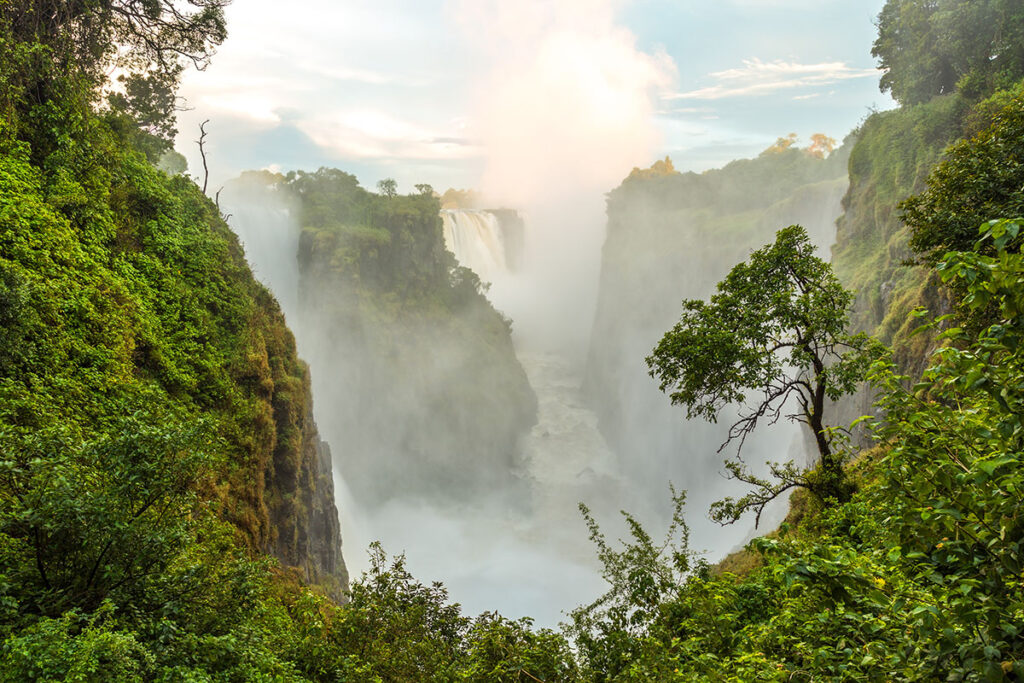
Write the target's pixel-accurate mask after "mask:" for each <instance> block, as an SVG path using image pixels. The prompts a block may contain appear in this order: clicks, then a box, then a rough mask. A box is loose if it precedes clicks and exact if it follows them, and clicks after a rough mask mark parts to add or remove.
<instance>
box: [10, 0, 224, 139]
mask: <svg viewBox="0 0 1024 683" xmlns="http://www.w3.org/2000/svg"><path fill="white" fill-rule="evenodd" d="M229 2H230V0H188V1H187V2H177V1H176V0H8V1H6V2H3V3H0V50H2V51H3V52H6V53H9V54H11V55H15V54H18V52H19V49H24V48H27V49H28V53H33V52H34V53H36V55H37V56H36V57H34V58H32V59H27V60H22V62H21V64H20V69H19V71H18V72H17V73H10V74H5V80H6V81H8V83H7V85H8V86H10V85H11V84H12V83H13V84H16V85H17V87H15V88H14V89H13V90H12V91H11V93H12V94H14V96H13V97H12V96H11V95H8V97H9V98H10V99H11V101H12V102H13V103H14V104H15V105H16V106H17V107H19V108H24V107H28V108H31V107H32V106H34V105H37V104H43V103H45V102H47V101H49V100H50V99H52V98H54V97H61V96H66V89H65V88H63V87H60V86H58V84H59V83H60V82H61V81H62V79H67V78H70V79H72V80H76V81H78V82H79V83H80V84H81V89H80V91H81V92H83V93H84V97H85V98H86V99H89V100H91V101H92V103H95V102H96V101H97V100H99V99H100V98H101V97H103V96H104V95H109V105H110V108H111V109H112V110H114V111H115V112H118V113H120V114H121V115H123V116H127V117H129V118H132V119H133V120H134V121H135V122H136V123H137V125H138V126H139V127H140V128H141V129H142V130H143V131H145V132H146V133H148V134H149V135H151V136H153V137H154V138H155V139H156V140H163V141H164V144H163V145H158V147H162V148H160V149H156V150H154V153H155V155H156V156H155V157H154V159H155V158H156V157H158V156H159V153H160V152H162V151H165V150H166V149H169V144H168V143H167V142H166V141H168V140H170V139H171V138H172V137H173V135H174V132H175V131H174V113H175V110H176V99H175V91H176V90H177V85H178V81H179V79H180V77H181V73H182V70H183V64H185V63H192V64H193V65H194V66H195V67H197V68H199V69H203V68H205V67H206V65H207V64H208V63H209V60H210V57H211V56H212V54H213V51H214V49H215V47H216V46H217V45H220V44H221V43H222V42H223V41H224V39H225V38H226V37H227V29H226V26H225V22H224V7H225V6H227V5H228V4H229ZM39 48H41V51H40V50H39ZM115 71H120V72H121V73H122V75H121V76H120V77H119V78H118V81H119V82H120V83H121V87H120V88H119V89H111V88H110V87H109V85H110V84H109V78H110V74H111V73H112V72H115ZM18 90H20V91H21V92H22V93H23V95H21V96H18V95H17V94H16V93H17V91H18ZM62 93H63V95H62ZM3 99H4V98H3V96H2V95H0V101H2V100H3ZM30 118H31V117H30Z"/></svg>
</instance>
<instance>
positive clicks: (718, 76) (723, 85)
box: [665, 57, 878, 100]
mask: <svg viewBox="0 0 1024 683" xmlns="http://www.w3.org/2000/svg"><path fill="white" fill-rule="evenodd" d="M710 76H711V78H714V79H715V80H717V81H718V82H717V83H716V84H715V85H711V86H707V87H704V88H699V89H697V90H690V91H688V92H681V93H674V94H672V95H668V96H666V97H665V99H668V100H721V99H725V98H728V97H757V96H763V95H771V94H774V93H777V92H779V91H782V90H793V89H796V88H813V87H819V86H823V85H832V84H834V83H838V82H840V81H846V80H851V79H856V78H868V77H877V76H878V70H877V69H856V68H853V67H851V66H849V65H848V64H847V63H846V62H821V63H818V64H800V63H797V62H786V61H783V60H775V61H771V62H764V61H761V60H760V59H758V58H756V57H755V58H753V59H746V60H743V66H742V67H740V68H736V69H727V70H725V71H716V72H714V73H712V74H710Z"/></svg>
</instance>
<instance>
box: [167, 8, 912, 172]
mask: <svg viewBox="0 0 1024 683" xmlns="http://www.w3.org/2000/svg"><path fill="white" fill-rule="evenodd" d="M883 3H884V0H293V1H292V2H289V3H281V2H279V1H278V0H236V2H235V3H234V4H233V5H231V6H230V7H229V8H228V10H227V19H228V30H229V37H228V39H227V41H226V42H225V43H224V44H223V45H222V46H220V48H219V50H218V53H217V54H216V55H215V57H214V59H213V62H212V64H211V65H210V66H209V67H208V68H207V69H206V70H205V71H203V72H195V71H192V72H189V73H188V74H187V75H186V77H185V79H184V81H183V84H182V88H181V91H180V94H181V95H182V97H183V98H184V100H185V102H186V104H187V108H188V109H187V110H186V111H183V112H182V113H181V114H179V131H180V132H179V136H178V138H177V143H176V147H177V149H178V151H180V152H182V153H183V154H185V155H186V157H187V158H188V160H189V166H190V168H191V169H193V173H196V171H195V170H194V169H199V168H201V166H202V164H201V160H200V158H199V155H198V149H197V145H196V144H195V140H196V139H197V138H198V126H199V123H200V122H202V121H204V120H209V124H208V125H207V127H206V129H207V132H208V134H209V135H208V138H207V156H208V161H209V164H210V173H211V183H212V185H213V186H216V185H217V184H218V183H222V182H223V181H224V180H226V179H228V178H231V177H234V176H235V175H237V174H238V173H239V172H241V171H243V170H246V169H259V168H270V169H273V170H284V171H287V170H292V169H307V170H314V169H316V168H318V167H320V166H333V167H337V168H340V169H342V170H345V171H348V172H350V173H353V174H355V175H356V176H357V177H358V178H359V179H360V181H361V182H362V184H363V186H364V187H367V188H370V189H373V188H374V187H375V185H376V183H377V181H378V180H380V179H382V178H385V177H391V178H394V179H396V180H397V181H398V185H399V190H400V191H402V192H411V191H413V185H414V184H417V183H429V184H431V185H433V186H434V187H435V188H436V189H439V190H443V189H446V188H448V187H460V188H467V187H479V186H480V184H481V183H482V182H484V183H486V182H487V178H488V177H490V179H491V181H492V182H500V181H501V173H500V170H501V169H500V168H496V167H498V166H501V165H503V164H506V162H507V161H508V160H509V159H513V160H514V156H515V154H514V153H515V151H516V148H517V147H522V146H527V145H529V144H530V141H531V139H535V140H536V141H537V142H538V144H539V145H540V146H541V147H540V148H541V151H543V146H544V145H545V144H547V143H546V141H547V140H549V139H551V135H550V133H552V132H553V133H554V134H556V135H558V136H572V135H575V136H578V137H579V138H580V139H579V140H578V141H577V143H578V144H575V145H573V146H571V147H568V148H567V149H571V150H572V153H573V154H578V153H581V150H582V151H583V152H582V153H585V154H588V163H592V162H591V158H590V156H589V152H590V151H591V150H592V152H593V159H600V158H601V157H600V155H601V151H602V148H603V147H604V146H606V145H615V144H618V145H620V146H621V145H622V141H621V139H620V138H622V137H623V135H628V136H631V137H632V138H635V139H632V140H630V145H631V146H630V150H631V153H630V154H621V153H615V154H611V155H610V157H609V158H610V161H609V163H610V164H612V165H613V166H614V167H613V168H610V169H609V171H608V177H609V178H612V177H614V178H622V177H624V176H625V175H626V174H628V172H629V170H630V168H631V164H632V165H643V166H646V165H650V163H651V162H653V161H654V160H655V159H657V158H661V157H663V156H665V155H669V156H671V158H672V159H673V161H674V163H675V165H676V168H677V169H680V170H694V171H701V170H705V169H708V168H716V167H720V166H722V165H724V164H725V163H727V162H728V161H730V160H732V159H736V158H744V157H751V156H756V155H757V154H758V153H759V152H760V151H761V150H763V149H765V148H766V147H768V146H769V145H771V144H772V143H773V142H774V141H775V139H776V138H778V137H780V136H784V135H786V134H788V133H791V132H795V133H797V134H798V135H799V136H800V138H801V139H802V140H803V141H806V140H807V139H808V138H809V136H810V135H811V134H813V133H818V132H822V133H826V134H828V135H830V136H832V137H834V138H837V139H840V140H841V139H842V138H843V137H845V136H846V134H847V133H849V132H850V131H851V130H852V129H853V128H854V127H856V126H857V124H858V123H859V122H860V121H861V120H863V119H864V118H865V116H866V115H867V114H868V113H869V111H870V110H871V109H887V108H890V107H892V106H893V103H892V101H891V99H890V98H889V97H888V96H887V95H884V94H882V93H880V92H879V90H878V76H879V74H878V72H877V71H876V69H875V60H874V58H873V57H872V56H871V54H870V52H871V44H872V41H873V40H874V33H875V27H874V24H873V20H874V18H875V17H876V16H877V14H878V12H879V10H880V9H881V6H882V4H883ZM623 81H629V83H628V84H625V83H623ZM585 110H600V111H601V113H602V117H603V118H598V117H594V116H592V115H590V114H587V113H585ZM627 124H628V126H627ZM641 129H642V130H641ZM505 130H509V131H510V132H509V134H508V135H507V136H506V135H504V131H505ZM630 131H637V132H636V135H633V133H632V132H630ZM545 133H548V134H547V135H546V134H545ZM531 136H532V137H531ZM552 163H553V164H557V163H568V162H566V161H565V160H564V159H555V160H554V161H552ZM604 180H605V178H604V177H602V181H604ZM614 184H615V183H614V182H611V183H610V184H609V187H608V188H607V189H611V187H613V186H614Z"/></svg>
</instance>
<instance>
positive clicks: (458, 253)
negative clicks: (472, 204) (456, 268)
mask: <svg viewBox="0 0 1024 683" xmlns="http://www.w3.org/2000/svg"><path fill="white" fill-rule="evenodd" d="M441 220H442V221H443V222H444V243H445V246H447V247H448V250H449V251H451V252H452V253H453V254H455V258H456V260H458V262H459V263H460V264H462V265H464V266H466V267H467V268H469V269H470V270H472V271H473V272H474V273H476V274H477V276H479V277H480V279H481V280H482V281H484V282H493V281H494V279H495V278H496V277H499V276H500V275H502V274H503V273H505V272H506V271H507V270H508V265H509V261H508V257H507V254H506V251H507V250H506V240H505V235H504V233H503V231H502V227H501V222H500V221H499V219H498V217H497V216H496V215H494V214H493V213H491V212H489V211H475V210H469V209H445V210H443V211H441Z"/></svg>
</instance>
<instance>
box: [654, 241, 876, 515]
mask: <svg viewBox="0 0 1024 683" xmlns="http://www.w3.org/2000/svg"><path fill="white" fill-rule="evenodd" d="M852 301H853V295H852V293H850V292H849V291H847V290H846V289H844V288H843V286H842V285H841V284H840V283H839V280H838V279H837V278H836V276H835V275H834V274H833V272H832V268H831V267H830V266H829V265H828V264H827V263H825V262H824V261H822V260H821V259H820V258H818V257H817V256H815V255H814V246H813V245H812V244H811V243H810V241H809V240H808V238H807V233H806V232H805V231H804V229H803V228H801V227H800V226H796V225H794V226H790V227H788V228H785V229H783V230H780V231H779V232H778V233H777V235H776V240H775V243H774V244H771V245H768V246H766V247H764V248H762V249H760V250H758V251H756V252H754V253H753V254H752V255H751V257H750V259H749V260H748V261H747V262H745V263H741V264H739V265H737V266H736V267H734V268H733V269H732V271H730V272H729V274H728V275H727V276H726V278H725V279H724V280H723V281H722V282H720V283H719V284H718V292H717V294H715V295H713V296H712V297H711V300H710V302H707V303H705V302H704V301H700V300H688V301H684V302H683V314H682V317H681V319H680V321H679V322H678V323H677V324H676V325H675V327H673V328H672V329H671V330H670V331H669V332H667V333H666V334H665V336H664V337H663V338H662V340H661V341H660V342H659V343H658V345H657V346H656V347H655V348H654V351H653V353H652V354H651V355H650V356H649V357H648V358H647V365H648V367H649V368H650V374H651V376H652V377H654V378H656V379H658V380H659V381H660V383H661V384H660V388H661V390H662V391H665V392H669V395H670V397H671V399H672V403H673V404H674V405H680V404H681V405H685V406H686V410H687V417H690V418H693V417H701V418H704V419H706V420H709V421H711V422H715V421H717V418H718V415H719V412H720V411H721V410H722V408H724V407H725V406H726V405H729V404H738V403H743V402H745V401H747V398H748V394H749V393H759V394H760V396H759V397H758V399H757V400H756V401H754V402H753V403H751V404H749V405H747V407H746V410H745V411H742V412H741V413H740V415H739V419H738V420H737V421H736V422H735V423H734V424H732V425H731V426H730V427H729V430H728V435H727V437H726V441H725V443H723V444H722V448H724V447H725V446H726V445H728V444H729V443H730V442H732V441H733V440H737V439H738V440H739V447H738V449H737V452H739V451H740V450H741V449H742V447H743V442H744V441H745V439H746V437H747V436H749V435H750V434H751V432H753V431H754V429H755V428H756V427H757V425H758V424H759V423H761V422H764V421H767V422H769V423H772V424H774V423H775V422H777V421H778V420H779V419H780V418H781V417H783V416H785V417H786V418H787V419H789V420H792V421H796V422H801V423H803V424H806V425H807V426H808V427H809V428H810V430H811V432H812V434H813V435H814V440H815V444H816V445H817V449H818V456H819V458H820V462H819V465H818V467H817V469H816V470H814V471H807V470H801V469H799V468H797V467H796V466H795V465H793V464H792V463H785V464H779V463H772V464H771V469H772V473H773V474H774V475H775V477H776V478H777V479H779V480H780V482H779V483H775V484H772V483H770V482H767V481H764V480H761V479H759V478H757V477H756V476H754V475H752V474H750V473H749V472H747V471H746V469H745V468H744V467H743V465H742V464H741V463H740V462H738V461H730V462H728V463H727V468H728V469H729V471H730V473H731V474H732V476H733V477H734V478H736V479H739V480H741V481H745V482H747V483H750V484H753V485H754V486H755V487H756V490H755V491H754V492H753V493H751V494H750V495H748V496H746V497H744V498H742V499H740V500H739V501H733V500H731V499H727V500H726V501H723V502H721V503H716V506H715V508H714V509H713V516H714V517H715V518H716V519H717V520H718V521H727V522H731V521H735V520H736V519H738V518H739V516H740V515H742V514H743V513H744V512H746V511H747V510H754V511H756V513H757V516H758V521H760V514H761V512H762V510H763V509H764V507H765V506H766V505H767V504H768V503H769V502H771V501H772V500H774V499H775V498H777V497H778V496H779V495H781V494H782V493H783V492H785V491H787V490H789V489H791V488H793V487H803V488H807V489H809V490H810V491H812V492H813V493H814V494H816V495H817V496H818V497H819V498H821V499H822V500H826V499H830V498H833V499H836V500H838V501H845V500H846V499H848V498H849V496H850V494H851V492H852V488H851V486H850V485H849V483H848V481H847V480H846V477H845V473H844V471H843V467H842V460H843V456H844V454H843V452H842V450H841V449H840V448H838V446H839V444H838V443H837V441H836V437H837V434H836V430H834V429H833V428H832V427H830V426H829V425H828V424H827V422H826V420H825V410H826V400H828V399H831V400H836V399H838V398H839V397H840V396H842V395H844V394H847V393H849V392H851V391H852V390H853V389H854V387H855V386H856V384H857V382H858V381H859V380H860V379H862V378H863V376H864V374H865V373H866V370H867V367H868V364H869V359H870V356H871V353H870V351H871V349H872V348H873V347H872V345H871V344H869V342H868V339H867V338H866V337H865V336H864V335H850V334H848V333H847V332H846V328H847V322H848V321H847V313H848V309H849V307H850V304H851V303H852ZM794 402H795V404H796V408H797V409H796V411H795V412H794V413H791V414H787V415H784V412H785V411H787V410H789V409H790V406H792V405H793V403H794Z"/></svg>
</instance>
